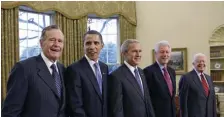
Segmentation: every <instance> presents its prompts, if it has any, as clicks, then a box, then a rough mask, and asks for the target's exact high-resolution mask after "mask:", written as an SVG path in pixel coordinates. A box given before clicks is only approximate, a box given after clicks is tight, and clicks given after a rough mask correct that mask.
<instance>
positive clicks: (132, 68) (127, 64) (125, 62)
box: [124, 61, 137, 73]
mask: <svg viewBox="0 0 224 117" xmlns="http://www.w3.org/2000/svg"><path fill="white" fill-rule="evenodd" d="M124 64H125V65H126V66H127V67H128V68H129V69H130V70H131V72H132V73H134V71H135V69H136V68H137V66H135V67H133V66H131V65H130V64H129V63H128V62H127V61H124Z"/></svg>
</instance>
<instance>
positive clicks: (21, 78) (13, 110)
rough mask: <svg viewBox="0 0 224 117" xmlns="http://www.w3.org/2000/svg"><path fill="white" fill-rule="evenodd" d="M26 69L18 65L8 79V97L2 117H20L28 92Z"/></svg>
mask: <svg viewBox="0 0 224 117" xmlns="http://www.w3.org/2000/svg"><path fill="white" fill-rule="evenodd" d="M24 71H25V70H24V67H23V66H22V65H21V64H20V63H17V64H16V65H15V66H14V67H13V69H12V71H11V73H10V75H9V79H8V83H7V96H6V98H5V101H4V105H3V108H2V117H20V116H21V115H20V114H21V112H22V111H23V105H24V102H25V99H26V95H27V91H28V81H27V78H26V77H27V76H26V75H25V73H24Z"/></svg>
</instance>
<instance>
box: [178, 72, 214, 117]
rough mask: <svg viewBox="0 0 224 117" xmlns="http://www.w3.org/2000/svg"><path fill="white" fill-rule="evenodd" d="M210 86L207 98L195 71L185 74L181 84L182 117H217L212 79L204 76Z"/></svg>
mask: <svg viewBox="0 0 224 117" xmlns="http://www.w3.org/2000/svg"><path fill="white" fill-rule="evenodd" d="M204 75H205V78H206V80H207V83H208V85H209V94H208V96H206V94H205V91H204V88H203V86H202V83H201V81H200V79H199V77H198V75H197V72H196V71H195V70H192V71H190V72H188V73H186V74H184V75H183V76H182V77H181V79H180V82H179V90H180V93H179V96H180V110H181V117H216V116H217V115H216V100H215V99H216V98H215V91H214V87H213V83H212V79H211V77H210V76H208V75H207V74H204Z"/></svg>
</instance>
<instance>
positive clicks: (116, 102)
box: [108, 74, 124, 117]
mask: <svg viewBox="0 0 224 117" xmlns="http://www.w3.org/2000/svg"><path fill="white" fill-rule="evenodd" d="M108 94H109V99H108V101H109V102H108V105H109V106H108V109H109V117H124V113H123V94H122V84H121V82H120V81H119V80H118V79H117V77H116V76H114V75H112V74H110V75H109V78H108Z"/></svg>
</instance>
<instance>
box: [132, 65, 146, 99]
mask: <svg viewBox="0 0 224 117" xmlns="http://www.w3.org/2000/svg"><path fill="white" fill-rule="evenodd" d="M134 72H135V79H136V81H137V82H138V85H139V87H140V89H141V91H142V94H143V95H144V89H143V85H142V84H141V80H140V78H141V77H140V76H139V74H138V69H137V68H136V69H135V70H134Z"/></svg>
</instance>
